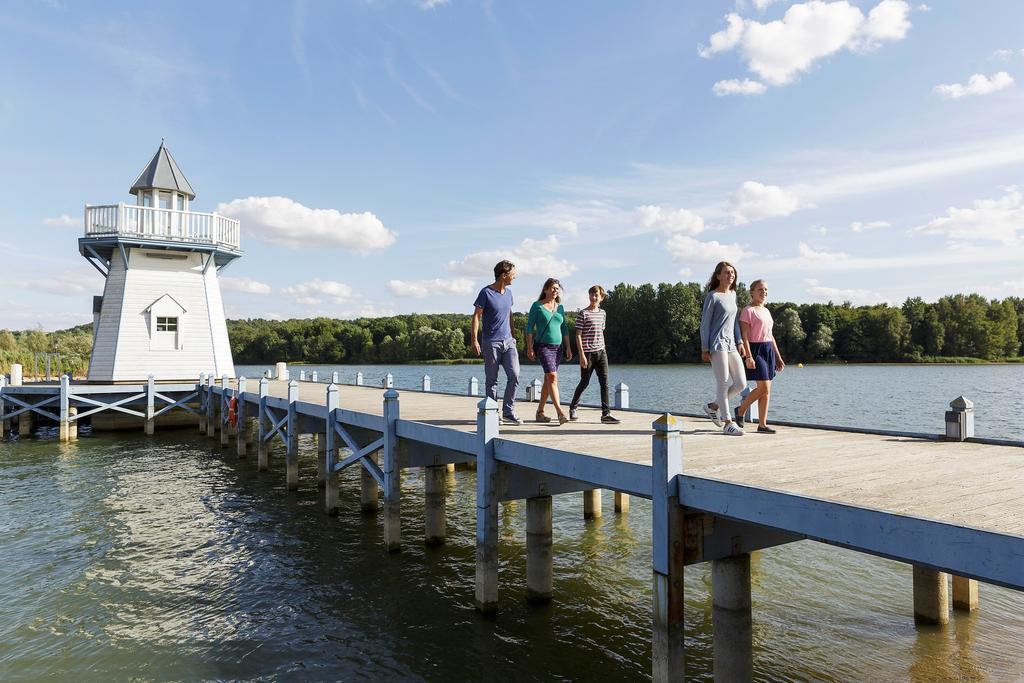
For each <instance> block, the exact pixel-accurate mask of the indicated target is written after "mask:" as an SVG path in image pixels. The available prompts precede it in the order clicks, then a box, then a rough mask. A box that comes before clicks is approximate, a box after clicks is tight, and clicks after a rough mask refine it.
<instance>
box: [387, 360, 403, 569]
mask: <svg viewBox="0 0 1024 683" xmlns="http://www.w3.org/2000/svg"><path fill="white" fill-rule="evenodd" d="M390 378H391V374H390V373H388V376H387V377H386V378H385V383H386V384H389V383H390ZM398 419H399V406H398V392H397V391H395V390H394V389H388V390H387V391H385V392H384V449H383V450H384V546H385V547H386V548H387V550H388V552H395V551H398V550H401V548H402V470H401V469H400V468H401V465H400V463H399V462H398V434H397V433H396V423H397V422H398Z"/></svg>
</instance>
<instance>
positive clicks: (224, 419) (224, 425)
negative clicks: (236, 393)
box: [220, 375, 231, 448]
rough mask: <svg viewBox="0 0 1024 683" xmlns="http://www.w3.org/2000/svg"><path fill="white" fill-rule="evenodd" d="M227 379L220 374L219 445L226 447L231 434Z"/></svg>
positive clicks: (228, 383)
mask: <svg viewBox="0 0 1024 683" xmlns="http://www.w3.org/2000/svg"><path fill="white" fill-rule="evenodd" d="M229 385H230V382H229V381H228V376H227V375H221V376H220V447H221V448H227V447H228V443H229V442H230V436H231V420H230V419H229V417H230V414H231V409H230V407H229V405H230V403H231V397H230V396H228V386H229Z"/></svg>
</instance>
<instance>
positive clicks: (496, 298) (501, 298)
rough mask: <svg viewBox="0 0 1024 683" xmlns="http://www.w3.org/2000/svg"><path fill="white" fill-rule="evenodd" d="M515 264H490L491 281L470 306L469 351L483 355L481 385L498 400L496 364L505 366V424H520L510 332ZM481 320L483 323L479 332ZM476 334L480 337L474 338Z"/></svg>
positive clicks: (516, 358)
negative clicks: (491, 267) (471, 349)
mask: <svg viewBox="0 0 1024 683" xmlns="http://www.w3.org/2000/svg"><path fill="white" fill-rule="evenodd" d="M515 279H516V267H515V264H514V263H512V262H511V261H499V262H498V263H496V264H495V265H494V283H493V284H490V285H487V286H486V287H484V288H483V289H481V290H480V293H479V294H478V295H477V297H476V301H475V302H473V305H474V306H475V307H476V308H475V309H474V310H473V332H472V337H473V352H474V353H476V355H478V356H483V358H484V388H485V390H486V393H487V395H488V396H490V397H491V398H493V399H494V400H495V401H497V400H498V366H499V365H500V366H501V367H503V368H505V378H506V380H507V381H506V382H505V395H504V400H503V403H502V407H501V419H502V421H503V422H504V423H505V424H514V425H517V424H521V422H520V420H519V418H517V417H516V406H515V400H516V389H518V388H519V351H518V350H517V349H516V338H515V336H513V334H512V303H513V299H512V290H511V289H509V285H511V284H512V281H513V280H515ZM481 321H482V322H483V328H482V332H483V334H480V332H481V325H480V323H481ZM477 335H480V339H478V338H477Z"/></svg>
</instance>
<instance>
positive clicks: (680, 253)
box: [665, 234, 751, 264]
mask: <svg viewBox="0 0 1024 683" xmlns="http://www.w3.org/2000/svg"><path fill="white" fill-rule="evenodd" d="M665 248H666V249H667V250H668V252H669V254H671V255H672V260H673V261H675V262H677V263H696V264H708V263H718V262H719V261H732V262H735V263H738V262H740V261H742V260H743V259H744V258H745V257H747V256H750V255H751V253H750V252H749V251H747V250H745V249H744V248H743V247H741V246H740V245H739V244H722V243H721V242H717V241H715V240H712V241H710V242H702V241H700V240H698V239H694V238H693V237H690V236H689V235H684V234H675V235H672V237H670V238H669V239H668V241H667V242H666V243H665Z"/></svg>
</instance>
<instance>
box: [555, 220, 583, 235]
mask: <svg viewBox="0 0 1024 683" xmlns="http://www.w3.org/2000/svg"><path fill="white" fill-rule="evenodd" d="M551 225H552V226H553V227H554V228H555V230H561V231H562V232H564V233H568V234H570V235H572V236H573V237H575V236H577V235H579V234H580V226H579V223H577V222H576V221H570V220H564V219H561V220H554V221H552V222H551Z"/></svg>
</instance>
